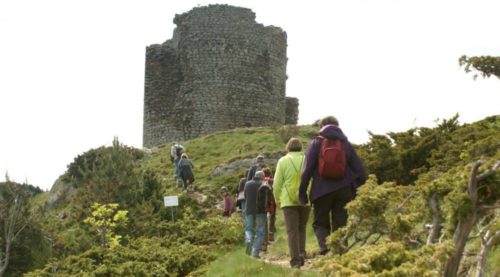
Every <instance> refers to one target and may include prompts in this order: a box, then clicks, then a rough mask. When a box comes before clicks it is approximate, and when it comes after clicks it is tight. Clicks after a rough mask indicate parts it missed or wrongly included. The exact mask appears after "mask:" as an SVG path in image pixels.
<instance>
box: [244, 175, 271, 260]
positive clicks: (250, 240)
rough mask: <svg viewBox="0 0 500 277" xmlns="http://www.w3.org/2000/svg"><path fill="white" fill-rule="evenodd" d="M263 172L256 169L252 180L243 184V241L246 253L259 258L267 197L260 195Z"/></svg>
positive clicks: (264, 225)
mask: <svg viewBox="0 0 500 277" xmlns="http://www.w3.org/2000/svg"><path fill="white" fill-rule="evenodd" d="M263 179H264V172H262V171H257V172H255V176H254V177H253V179H252V181H249V182H247V183H246V184H245V200H246V201H245V202H246V208H245V243H246V254H247V255H252V256H253V257H255V258H259V257H260V256H259V252H260V248H261V246H262V241H263V240H264V230H265V228H266V219H267V214H266V203H268V199H266V198H263V197H262V196H261V195H260V192H261V191H262V190H259V189H260V187H261V186H262V180H263Z"/></svg>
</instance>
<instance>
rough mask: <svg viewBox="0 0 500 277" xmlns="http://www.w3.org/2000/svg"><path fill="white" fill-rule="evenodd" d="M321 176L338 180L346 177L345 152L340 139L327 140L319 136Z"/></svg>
mask: <svg viewBox="0 0 500 277" xmlns="http://www.w3.org/2000/svg"><path fill="white" fill-rule="evenodd" d="M319 138H320V139H321V147H320V150H319V161H318V169H319V175H320V176H321V177H325V178H332V179H338V178H342V177H344V175H345V152H344V147H342V142H340V140H338V139H327V138H325V137H322V136H319Z"/></svg>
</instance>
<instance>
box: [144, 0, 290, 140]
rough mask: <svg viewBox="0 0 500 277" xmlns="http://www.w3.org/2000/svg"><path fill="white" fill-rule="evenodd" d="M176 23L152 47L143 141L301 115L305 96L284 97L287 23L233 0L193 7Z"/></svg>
mask: <svg viewBox="0 0 500 277" xmlns="http://www.w3.org/2000/svg"><path fill="white" fill-rule="evenodd" d="M174 23H175V24H176V25H177V27H176V29H175V30H174V35H173V37H172V39H170V40H167V41H166V42H165V43H163V44H161V45H157V44H156V45H151V46H149V47H147V49H146V72H145V93H144V130H143V145H144V147H152V146H157V145H160V144H163V143H168V142H171V141H175V140H186V139H191V138H195V137H198V136H201V135H205V134H208V133H212V132H216V131H222V130H227V129H232V128H236V127H251V126H268V125H273V124H285V123H287V124H296V123H297V117H298V100H297V99H296V98H286V97H285V83H286V79H287V76H286V63H287V57H286V46H287V42H286V33H285V32H284V31H283V30H281V29H280V28H278V27H273V26H263V25H262V24H257V23H256V22H255V13H253V12H252V11H251V10H250V9H246V8H239V7H233V6H228V5H210V6H207V7H199V8H194V9H192V10H191V11H189V12H187V13H184V14H181V15H176V16H175V18H174ZM293 99H295V100H293Z"/></svg>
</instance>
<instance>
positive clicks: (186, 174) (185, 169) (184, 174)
mask: <svg viewBox="0 0 500 277" xmlns="http://www.w3.org/2000/svg"><path fill="white" fill-rule="evenodd" d="M179 177H180V178H181V179H182V185H183V190H184V191H187V189H188V186H191V185H192V184H193V182H194V174H193V163H192V162H191V161H190V160H189V159H188V156H187V154H186V153H182V155H181V160H180V161H179Z"/></svg>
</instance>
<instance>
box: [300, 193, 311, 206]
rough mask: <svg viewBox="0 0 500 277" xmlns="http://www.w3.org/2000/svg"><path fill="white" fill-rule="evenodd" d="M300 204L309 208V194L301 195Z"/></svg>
mask: <svg viewBox="0 0 500 277" xmlns="http://www.w3.org/2000/svg"><path fill="white" fill-rule="evenodd" d="M299 203H300V205H302V206H307V203H309V199H307V194H306V195H304V194H299Z"/></svg>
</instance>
